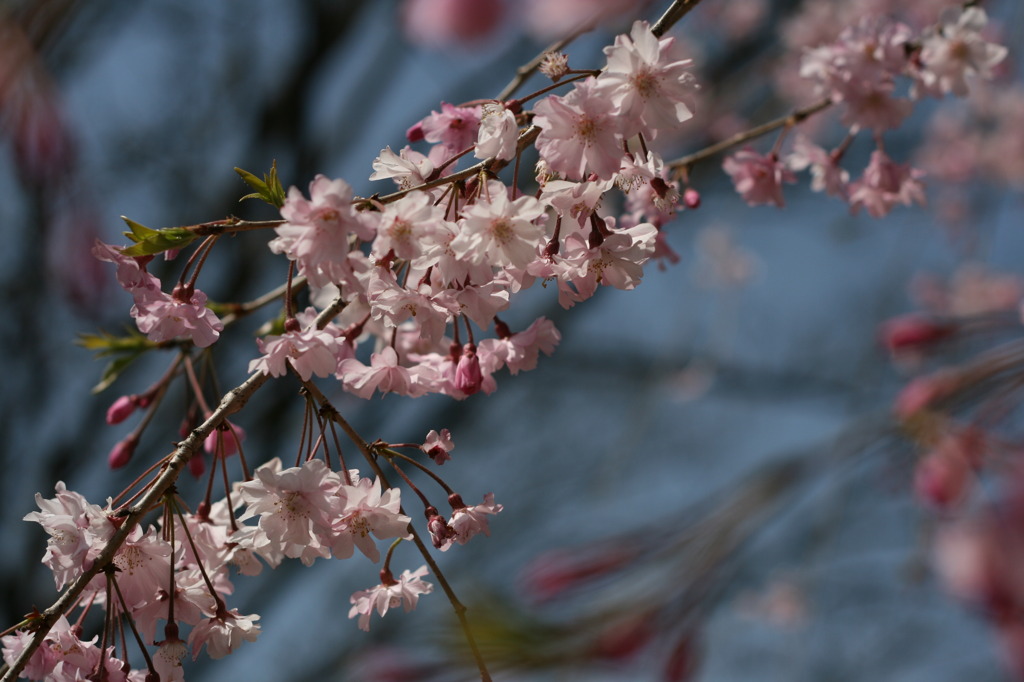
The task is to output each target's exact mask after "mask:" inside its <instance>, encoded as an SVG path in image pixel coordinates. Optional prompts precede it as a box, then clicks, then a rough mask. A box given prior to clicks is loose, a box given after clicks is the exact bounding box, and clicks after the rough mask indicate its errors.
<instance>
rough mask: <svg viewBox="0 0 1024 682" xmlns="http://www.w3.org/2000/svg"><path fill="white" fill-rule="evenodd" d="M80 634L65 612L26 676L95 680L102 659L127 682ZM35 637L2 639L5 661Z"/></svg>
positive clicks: (58, 681) (115, 678) (109, 674)
mask: <svg viewBox="0 0 1024 682" xmlns="http://www.w3.org/2000/svg"><path fill="white" fill-rule="evenodd" d="M427 591H428V592H429V590H427ZM80 635H81V628H80V627H79V626H77V625H71V624H70V623H69V622H68V619H67V618H66V617H65V616H63V615H61V616H60V617H59V618H58V619H57V621H56V622H55V623H54V624H53V627H52V628H50V631H49V632H48V633H47V634H46V637H45V639H44V640H43V645H42V646H40V647H39V648H38V649H36V651H35V652H34V653H33V654H32V656H31V658H29V661H28V665H27V666H25V670H24V672H23V675H24V676H25V677H27V678H29V679H32V680H53V681H54V682H65V681H67V682H75V681H77V680H86V679H92V676H93V675H94V674H95V673H96V672H97V671H98V670H99V668H100V659H101V658H102V659H103V666H102V667H103V668H104V670H103V672H102V673H101V674H103V675H105V677H103V679H105V680H109V681H110V682H125V680H126V676H125V673H124V670H123V667H124V664H123V663H122V662H121V661H119V660H118V659H116V658H113V657H112V656H110V655H109V653H108V655H106V656H104V655H103V652H102V651H101V650H100V648H99V647H97V646H96V639H97V638H96V637H93V638H92V639H90V640H87V641H86V640H82V639H80ZM31 640H32V633H31V632H28V631H26V630H19V631H17V632H16V633H15V634H13V635H5V636H4V637H3V638H2V639H0V641H2V643H3V659H4V662H5V663H7V664H8V665H13V663H14V661H15V660H16V659H17V657H18V656H19V655H20V654H21V652H22V651H23V650H24V649H25V648H26V647H27V646H28V644H29V642H30V641H31ZM109 651H112V650H108V652H109Z"/></svg>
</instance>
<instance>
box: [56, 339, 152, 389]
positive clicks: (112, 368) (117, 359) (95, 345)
mask: <svg viewBox="0 0 1024 682" xmlns="http://www.w3.org/2000/svg"><path fill="white" fill-rule="evenodd" d="M76 343H78V345H80V346H82V347H84V348H88V349H89V350H91V351H95V352H96V357H100V358H104V357H113V360H111V361H110V362H109V363H108V364H107V366H106V368H105V369H104V370H103V374H102V376H101V377H100V382H99V383H98V384H96V385H95V386H93V388H92V392H93V393H99V392H100V391H102V390H104V389H105V388H107V387H108V386H110V385H111V384H112V383H114V381H116V380H117V378H118V377H119V376H120V375H121V372H122V371H123V370H124V369H125V368H126V367H127V366H128V365H130V364H131V363H132V362H134V361H135V359H136V358H138V357H139V356H141V355H143V354H144V353H145V352H146V351H149V350H152V349H153V348H156V347H157V346H158V345H159V344H157V343H155V342H153V341H150V340H149V339H147V338H146V337H145V336H143V335H142V334H140V333H139V332H137V331H135V330H133V329H129V330H127V334H126V335H125V336H115V335H114V334H110V333H108V332H104V331H101V332H99V333H98V334H79V335H78V340H77V341H76Z"/></svg>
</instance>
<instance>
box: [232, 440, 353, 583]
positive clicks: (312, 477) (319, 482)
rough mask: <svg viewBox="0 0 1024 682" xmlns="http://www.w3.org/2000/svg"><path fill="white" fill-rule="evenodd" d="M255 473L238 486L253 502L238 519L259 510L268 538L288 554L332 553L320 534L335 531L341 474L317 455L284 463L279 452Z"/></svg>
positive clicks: (312, 557)
mask: <svg viewBox="0 0 1024 682" xmlns="http://www.w3.org/2000/svg"><path fill="white" fill-rule="evenodd" d="M254 474H255V476H256V478H255V479H254V480H252V481H249V482H248V483H243V484H241V485H240V486H239V487H238V492H239V494H240V495H241V497H242V499H243V500H244V501H245V502H246V503H247V504H248V508H247V509H246V511H245V513H244V514H242V516H240V517H239V520H240V521H244V520H246V519H250V518H253V517H256V516H258V517H259V527H260V530H262V531H263V532H264V533H266V539H267V540H268V541H269V542H271V543H276V544H277V545H278V546H279V547H280V549H281V551H282V552H283V553H284V555H285V556H288V557H299V558H301V559H302V560H303V562H304V563H308V564H311V563H312V562H313V561H314V560H315V559H316V558H317V557H324V558H326V557H328V556H330V555H329V552H328V550H327V548H326V547H324V543H323V542H321V540H322V539H325V538H327V537H328V536H329V534H330V528H331V518H332V517H333V513H334V508H335V504H336V503H335V495H336V492H337V489H338V486H339V485H340V478H339V477H338V475H337V474H336V473H334V472H333V471H331V470H330V469H328V468H327V466H326V465H325V464H324V463H323V461H321V460H318V459H314V460H309V461H307V462H305V463H304V464H303V465H302V466H301V467H292V468H289V469H282V468H281V460H280V459H278V458H276V457H275V458H274V459H272V460H270V461H269V462H267V463H266V464H264V465H263V466H261V467H259V468H258V469H256V471H255V472H254Z"/></svg>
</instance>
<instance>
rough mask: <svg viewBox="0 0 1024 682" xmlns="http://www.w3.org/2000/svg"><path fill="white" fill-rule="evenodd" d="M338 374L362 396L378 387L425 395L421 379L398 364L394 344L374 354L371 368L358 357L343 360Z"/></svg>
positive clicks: (389, 391) (408, 393)
mask: <svg viewBox="0 0 1024 682" xmlns="http://www.w3.org/2000/svg"><path fill="white" fill-rule="evenodd" d="M337 377H338V379H340V380H341V381H342V383H344V384H345V388H346V389H347V390H349V391H351V392H352V393H355V394H356V395H357V396H359V397H360V398H369V397H370V396H372V395H373V392H374V391H377V390H379V391H380V392H381V393H399V394H402V395H410V396H415V395H421V394H422V389H421V387H420V386H419V384H418V382H417V381H416V380H415V379H414V378H413V375H412V374H410V372H409V370H408V368H406V367H402V366H401V365H399V364H398V354H397V353H396V352H395V349H394V348H391V347H390V346H388V347H387V348H385V349H384V350H382V351H381V352H379V353H374V354H373V355H371V356H370V366H369V367H367V366H366V365H364V364H363V363H361V362H359V360H356V359H354V358H351V359H348V360H343V361H342V362H341V364H340V365H339V366H338V372H337Z"/></svg>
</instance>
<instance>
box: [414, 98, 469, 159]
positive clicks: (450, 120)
mask: <svg viewBox="0 0 1024 682" xmlns="http://www.w3.org/2000/svg"><path fill="white" fill-rule="evenodd" d="M420 125H421V128H422V130H423V137H424V139H425V140H426V141H427V142H432V143H434V144H437V143H440V144H443V145H444V146H445V147H447V148H448V150H449V151H451V152H454V153H458V152H461V151H462V150H464V149H469V148H470V147H471V146H472V145H473V143H474V142H475V141H476V139H477V130H479V128H480V107H456V106H453V105H451V104H448V103H447V102H441V111H440V113H438V112H436V111H432V112H430V115H429V116H427V117H426V118H425V119H423V120H422V121H421V122H420Z"/></svg>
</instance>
